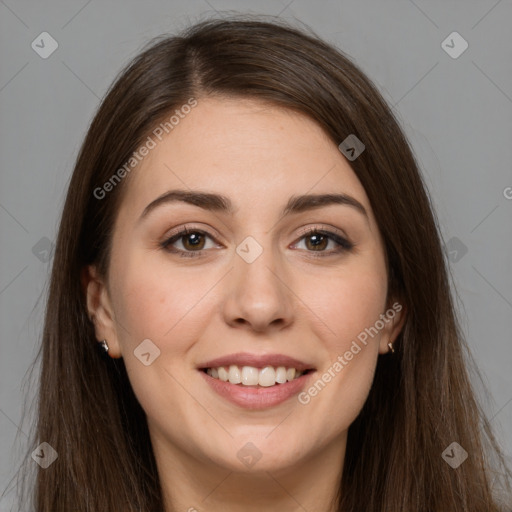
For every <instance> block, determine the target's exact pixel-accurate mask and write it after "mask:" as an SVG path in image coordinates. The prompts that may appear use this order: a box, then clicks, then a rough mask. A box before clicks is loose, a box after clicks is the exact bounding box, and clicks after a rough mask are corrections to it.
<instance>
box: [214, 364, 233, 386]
mask: <svg viewBox="0 0 512 512" xmlns="http://www.w3.org/2000/svg"><path fill="white" fill-rule="evenodd" d="M217 372H218V373H219V379H220V380H222V381H224V382H227V381H228V380H229V373H228V371H227V370H226V368H224V367H223V366H221V367H220V368H217ZM212 377H213V375H212Z"/></svg>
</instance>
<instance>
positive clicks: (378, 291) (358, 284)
mask: <svg viewBox="0 0 512 512" xmlns="http://www.w3.org/2000/svg"><path fill="white" fill-rule="evenodd" d="M310 289H316V292H314V293H311V291H310V292H309V297H310V299H311V300H310V303H308V305H310V304H311V305H312V307H311V309H312V310H313V311H314V312H315V313H316V314H317V316H318V318H319V319H320V320H321V321H322V322H320V323H319V321H318V320H317V324H318V325H320V324H321V323H323V324H324V326H323V327H322V332H323V333H324V334H323V338H324V340H326V344H327V345H328V349H329V352H330V353H331V358H334V357H335V356H337V355H339V354H343V353H344V352H345V351H346V350H349V348H350V346H351V344H352V341H353V340H356V339H357V337H358V336H359V335H361V333H365V332H367V331H366V330H367V329H369V328H370V327H372V326H374V325H375V322H376V321H377V320H378V319H379V316H380V314H381V313H384V311H385V306H386V294H387V275H386V271H385V268H384V265H383V264H382V265H381V264H379V262H378V261H375V262H374V263H372V264H371V265H353V266H347V267H346V268H345V269H343V270H342V271H341V272H339V273H337V274H334V273H333V274H330V275H329V276H328V278H326V279H323V280H322V281H317V284H316V286H315V288H310ZM304 293H306V292H304ZM305 296H308V295H305ZM361 338H364V334H362V335H361V336H360V339H361ZM372 339H373V340H375V342H376V341H377V340H378V339H379V336H378V335H375V336H373V337H369V341H370V340H372ZM327 340H329V341H327ZM368 344H370V343H368ZM374 345H377V343H374Z"/></svg>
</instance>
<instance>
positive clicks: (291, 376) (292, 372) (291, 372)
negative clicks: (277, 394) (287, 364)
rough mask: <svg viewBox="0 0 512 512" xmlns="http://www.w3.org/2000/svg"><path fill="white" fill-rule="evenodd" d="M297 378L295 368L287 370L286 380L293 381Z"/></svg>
mask: <svg viewBox="0 0 512 512" xmlns="http://www.w3.org/2000/svg"><path fill="white" fill-rule="evenodd" d="M294 378H295V368H288V370H286V380H293V379H294Z"/></svg>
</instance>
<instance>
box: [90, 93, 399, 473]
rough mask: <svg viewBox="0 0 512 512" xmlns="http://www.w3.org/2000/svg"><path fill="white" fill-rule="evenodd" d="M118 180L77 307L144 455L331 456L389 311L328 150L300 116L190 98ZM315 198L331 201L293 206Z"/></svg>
mask: <svg viewBox="0 0 512 512" xmlns="http://www.w3.org/2000/svg"><path fill="white" fill-rule="evenodd" d="M124 185H125V186H126V189H125V190H124V196H123V200H122V204H121V206H120V209H119V212H118V215H117V218H116V223H115V229H114V234H113V243H112V252H111V261H110V267H109V276H108V281H104V280H102V279H101V277H100V276H98V275H97V274H96V273H95V271H94V268H91V269H90V281H89V285H88V288H87V291H88V305H89V309H90V313H91V314H93V315H94V317H95V327H96V334H97V337H98V339H104V338H105V339H107V341H108V344H109V347H110V352H109V353H110V355H111V356H112V357H123V358H124V362H125V365H126V368H127V371H128V375H129V378H130V382H131V384H132V387H133V389H134V391H135V394H136V396H137V398H138V400H139V401H140V404H141V406H142V407H143V409H144V410H145V412H146V414H147V418H148V425H149V429H150V434H151V438H152V441H153V445H154V449H155V453H156V455H157V458H159V457H160V458H162V457H163V455H162V454H166V455H168V456H169V457H170V458H171V457H172V460H174V461H176V462H175V463H176V464H183V465H185V464H188V463H190V464H192V463H193V462H191V461H194V462H195V463H198V464H200V465H201V466H202V467H203V468H204V467H211V465H216V466H221V467H223V468H227V469H230V470H233V471H268V470H279V469H285V468H288V469H289V468H299V467H301V465H302V464H303V463H304V461H305V460H310V461H311V460H313V459H314V458H315V457H319V456H320V455H323V456H325V454H326V453H329V454H335V456H340V457H341V458H342V457H343V453H344V446H345V441H346V433H347V429H348V427H349V426H350V424H351V423H352V422H353V421H354V419H355V418H356V416H357V415H358V413H359V411H360V410H361V408H362V406H363V404H364V402H365V399H366V397H367V395H368V392H369V389H370V386H371V383H372V379H373V374H374V370H375V366H376V362H377V358H378V357H379V354H383V353H385V352H387V351H388V348H387V344H388V342H390V341H393V340H394V338H395V337H396V336H397V334H398V332H399V329H400V326H401V323H400V317H401V313H400V312H399V311H398V309H399V308H397V307H396V306H395V308H393V307H392V303H386V294H387V271H386V259H385V254H384V249H383V243H382V239H381V237H380V234H379V231H378V228H377V224H376V220H375V218H374V216H373V212H372V209H371V206H370V203H369V200H368V198H367V196H366V193H365V190H364V188H363V187H362V185H361V183H360V182H359V180H358V179H357V177H356V175H355V174H354V172H353V171H352V169H351V167H350V165H349V163H348V161H347V160H346V159H345V157H344V156H343V155H342V153H341V152H340V151H339V150H338V148H337V146H336V145H335V144H334V143H333V142H332V141H330V140H329V139H328V138H327V136H326V135H325V133H324V132H323V131H322V129H321V128H320V127H319V126H318V125H317V124H316V123H314V122H313V121H312V120H310V119H309V118H307V117H304V116H302V115H300V114H296V113H292V112H289V111H286V110H283V109H279V108H275V107H270V106H268V105H265V104H263V103H260V102H257V101H250V100H241V99H212V98H209V99H200V100H199V101H198V105H197V107H195V108H194V109H193V110H192V111H191V113H190V114H188V115H187V116H186V117H185V118H184V119H181V120H180V123H179V125H177V126H176V127H175V128H174V129H173V131H172V132H170V133H169V134H168V135H166V136H165V137H164V138H163V139H162V141H160V142H158V143H157V145H156V147H154V148H153V149H152V150H151V151H150V153H149V155H148V156H147V157H146V158H145V159H144V160H143V161H142V162H141V164H140V165H139V167H138V168H136V169H135V170H133V171H132V172H131V174H130V176H129V178H127V182H126V183H125V184H124ZM177 190H179V191H182V193H183V194H182V195H181V196H180V195H178V194H172V193H171V191H177ZM184 194H189V201H187V200H185V195H184ZM194 194H211V195H214V196H205V195H202V196H194ZM325 194H331V195H337V197H338V199H337V200H336V201H334V200H333V197H331V198H330V199H331V200H328V199H329V198H327V200H326V199H325V198H324V199H323V200H322V199H321V198H320V200H317V201H316V202H314V201H312V200H311V197H309V198H308V197H306V198H302V199H300V200H297V199H298V198H300V197H301V196H312V195H313V196H322V195H325ZM216 196H222V198H221V199H219V198H217V197H216ZM180 197H181V199H180ZM103 200H108V196H107V198H105V199H103ZM155 201H156V202H155ZM287 206H288V208H287V209H286V207H287ZM185 228H186V229H187V230H188V233H187V234H184V233H183V230H184V229H185ZM395 305H396V303H395ZM294 369H295V370H294ZM301 372H303V373H302V374H301ZM294 373H295V375H294ZM226 379H228V380H227V382H226ZM239 379H241V380H242V381H243V382H240V383H238V384H237V383H236V382H239ZM287 379H290V380H287ZM276 380H277V381H278V382H277V383H276ZM246 384H247V385H246ZM247 443H252V444H247ZM178 461H181V462H178ZM184 461H189V462H184ZM254 461H256V462H255V463H254Z"/></svg>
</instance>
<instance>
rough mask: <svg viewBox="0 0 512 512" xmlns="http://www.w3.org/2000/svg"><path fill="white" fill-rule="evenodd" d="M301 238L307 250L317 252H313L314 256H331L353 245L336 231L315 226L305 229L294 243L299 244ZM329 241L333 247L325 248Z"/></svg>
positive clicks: (349, 248) (345, 250)
mask: <svg viewBox="0 0 512 512" xmlns="http://www.w3.org/2000/svg"><path fill="white" fill-rule="evenodd" d="M303 240H304V245H305V247H306V251H307V252H309V253H317V254H313V255H314V256H332V255H335V254H339V253H343V252H347V251H350V250H351V249H353V247H354V245H353V244H352V243H351V242H349V241H348V240H346V239H345V238H343V237H341V236H339V235H337V234H336V233H332V232H330V231H323V230H319V229H315V228H313V229H309V230H308V231H306V232H305V233H304V234H303V235H302V237H301V238H300V240H299V242H297V244H296V245H298V244H300V242H302V241H303ZM330 242H332V243H333V244H334V247H333V248H331V249H330V250H326V249H327V248H328V247H329V243H330Z"/></svg>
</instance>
